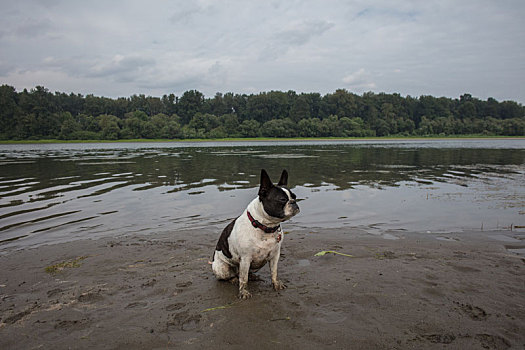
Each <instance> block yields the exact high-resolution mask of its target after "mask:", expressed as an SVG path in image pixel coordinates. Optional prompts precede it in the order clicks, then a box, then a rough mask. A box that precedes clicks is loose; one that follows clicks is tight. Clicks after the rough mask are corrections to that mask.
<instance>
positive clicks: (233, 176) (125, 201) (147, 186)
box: [0, 139, 525, 251]
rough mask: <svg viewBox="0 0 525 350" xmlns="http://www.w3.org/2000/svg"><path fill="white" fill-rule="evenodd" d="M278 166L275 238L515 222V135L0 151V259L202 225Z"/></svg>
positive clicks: (240, 204)
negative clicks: (293, 206) (2, 254)
mask: <svg viewBox="0 0 525 350" xmlns="http://www.w3.org/2000/svg"><path fill="white" fill-rule="evenodd" d="M261 168H265V169H266V170H267V171H268V172H269V174H270V176H271V177H272V179H273V180H274V181H275V182H277V181H278V179H279V175H280V173H281V170H282V169H284V168H285V169H287V170H288V172H289V174H290V177H289V185H290V188H292V189H293V191H294V192H295V193H296V194H297V197H298V198H299V200H300V203H299V206H300V207H301V213H300V214H299V215H298V216H296V217H295V218H293V219H292V220H291V221H290V222H289V223H286V224H285V226H284V227H285V231H293V230H294V229H302V230H310V231H311V232H312V233H315V232H317V231H316V230H321V229H326V228H337V229H341V228H342V229H345V230H346V229H347V230H348V231H349V232H362V233H364V234H372V235H380V236H383V237H385V238H392V239H395V238H397V237H399V236H400V235H402V234H403V233H405V232H417V233H420V234H443V233H447V232H465V231H490V230H510V229H511V228H512V229H514V230H515V229H516V227H515V226H518V228H517V229H518V230H520V228H519V226H524V225H525V181H524V180H525V176H524V175H525V139H483V140H399V141H397V140H377V141H375V140H373V141H264V142H263V141H261V142H253V141H250V142H199V143H191V142H173V143H94V144H89V143H87V144H86V143H83V144H80V143H79V144H20V145H12V144H9V145H0V198H1V199H0V251H1V250H3V251H7V250H11V249H16V248H24V247H34V246H38V245H41V244H49V243H58V242H64V241H70V240H76V239H83V238H99V237H116V236H122V235H135V234H155V233H172V234H173V235H177V232H178V231H179V230H181V229H199V228H206V229H208V230H209V229H210V228H213V229H214V230H216V231H217V235H218V234H219V233H220V231H221V230H222V228H223V227H224V226H225V225H226V224H227V223H228V222H229V221H230V220H231V219H232V218H234V217H236V216H237V215H239V214H240V213H241V212H242V210H244V208H245V207H246V205H247V204H248V202H249V201H250V200H252V199H253V198H255V196H256V194H257V188H258V183H259V175H260V170H261Z"/></svg>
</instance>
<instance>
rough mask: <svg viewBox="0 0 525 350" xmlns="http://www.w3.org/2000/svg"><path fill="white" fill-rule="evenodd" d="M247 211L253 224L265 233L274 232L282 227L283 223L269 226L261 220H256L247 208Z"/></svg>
mask: <svg viewBox="0 0 525 350" xmlns="http://www.w3.org/2000/svg"><path fill="white" fill-rule="evenodd" d="M246 213H247V214H248V219H250V222H251V223H252V226H253V227H255V228H260V229H261V230H263V231H264V232H265V233H274V232H275V231H277V230H278V229H279V227H281V225H277V226H275V227H268V226H266V225H263V224H261V223H260V222H259V221H257V220H255V219H254V218H253V216H252V214H250V212H249V211H248V210H246Z"/></svg>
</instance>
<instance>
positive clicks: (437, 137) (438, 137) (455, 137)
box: [0, 135, 525, 144]
mask: <svg viewBox="0 0 525 350" xmlns="http://www.w3.org/2000/svg"><path fill="white" fill-rule="evenodd" d="M523 138H525V137H524V136H488V135H448V136H442V135H430V136H382V137H285V138H276V137H248V138H224V139H120V140H58V139H43V140H0V144H32V143H38V144H49V143H126V142H144V143H155V142H169V143H179V142H234V141H250V142H257V141H331V140H335V141H363V140H364V141H366V140H372V141H374V140H463V139H523Z"/></svg>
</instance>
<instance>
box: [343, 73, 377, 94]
mask: <svg viewBox="0 0 525 350" xmlns="http://www.w3.org/2000/svg"><path fill="white" fill-rule="evenodd" d="M342 82H343V83H344V84H345V85H346V87H349V88H353V89H356V90H359V91H363V90H370V89H375V88H376V84H375V83H374V82H372V81H370V74H368V73H367V72H366V71H365V69H364V68H360V69H358V70H357V71H355V72H353V73H351V74H348V75H346V76H345V77H343V79H342Z"/></svg>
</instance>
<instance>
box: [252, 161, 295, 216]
mask: <svg viewBox="0 0 525 350" xmlns="http://www.w3.org/2000/svg"><path fill="white" fill-rule="evenodd" d="M287 184H288V172H287V171H286V170H283V172H282V174H281V179H280V180H279V183H277V186H275V185H274V184H273V183H272V180H270V177H269V176H268V173H266V170H264V169H262V170H261V185H260V187H259V200H260V201H261V202H262V204H263V207H264V211H265V212H266V213H267V214H268V215H270V216H272V217H274V218H279V219H281V220H282V221H284V220H288V219H290V218H291V217H292V216H294V215H296V214H297V213H299V206H298V205H297V203H296V201H295V198H296V197H295V194H293V193H292V191H290V190H289V189H288V188H287V187H286V185H287Z"/></svg>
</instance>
